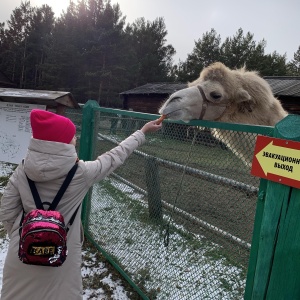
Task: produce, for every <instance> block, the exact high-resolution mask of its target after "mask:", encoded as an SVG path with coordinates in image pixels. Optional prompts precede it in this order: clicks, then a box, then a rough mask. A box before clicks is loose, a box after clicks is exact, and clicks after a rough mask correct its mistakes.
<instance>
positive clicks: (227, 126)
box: [99, 107, 274, 136]
mask: <svg viewBox="0 0 300 300" xmlns="http://www.w3.org/2000/svg"><path fill="white" fill-rule="evenodd" d="M99 111H101V112H106V113H113V114H120V115H126V116H131V117H137V118H142V119H146V120H156V119H158V118H159V117H160V115H156V114H146V113H140V112H133V111H128V110H121V109H112V108H103V107H99ZM164 123H176V124H184V125H190V126H200V127H209V128H217V129H224V130H232V131H243V132H249V133H258V134H263V135H267V136H273V131H274V127H272V126H260V125H247V124H234V123H222V122H216V121H205V120H192V121H190V122H188V123H185V122H182V121H171V120H168V119H166V120H164Z"/></svg>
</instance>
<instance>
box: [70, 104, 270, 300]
mask: <svg viewBox="0 0 300 300" xmlns="http://www.w3.org/2000/svg"><path fill="white" fill-rule="evenodd" d="M82 111H83V115H82V123H81V122H78V115H76V114H74V115H72V113H68V117H70V118H71V119H73V120H74V121H75V123H76V122H77V124H78V134H81V136H80V140H79V142H80V144H79V154H80V158H81V159H84V160H90V159H94V158H95V157H96V156H98V155H100V154H101V153H103V152H105V151H107V150H109V149H111V148H113V147H115V146H116V145H117V144H118V143H119V142H120V141H122V140H123V139H124V138H126V137H127V136H128V135H130V134H131V133H132V132H134V131H135V130H137V129H139V128H140V127H141V126H142V125H143V124H145V122H147V121H149V120H151V119H156V118H157V117H158V116H156V115H151V114H141V113H134V112H128V111H122V110H113V109H105V108H100V107H98V105H97V103H95V102H94V101H89V102H88V103H87V104H86V105H85V106H84V108H83V109H82ZM257 134H263V135H272V134H273V127H261V126H247V125H238V124H227V123H217V122H209V121H192V122H190V123H188V124H185V123H183V122H171V121H164V123H163V128H162V130H161V131H159V132H157V133H152V134H149V135H148V136H147V143H146V144H145V145H143V146H142V147H140V148H139V149H137V150H136V151H135V152H134V153H133V154H132V155H131V156H130V158H129V159H128V160H127V161H126V162H125V164H124V165H123V166H122V167H120V168H119V169H117V170H116V171H115V172H114V173H113V174H112V175H111V176H109V177H108V178H106V179H105V180H103V181H102V182H100V183H99V184H96V185H94V187H93V189H92V190H91V191H90V193H89V194H88V195H87V196H86V198H85V201H84V207H83V215H82V219H83V224H84V228H85V232H86V235H87V236H88V237H89V238H90V239H92V240H93V241H94V242H95V243H96V245H97V246H98V248H99V250H101V251H102V253H103V254H104V255H105V256H106V257H107V258H108V259H109V260H110V261H111V262H112V263H113V264H114V266H115V267H116V268H117V269H118V270H119V271H120V273H121V274H122V275H123V276H124V277H125V278H126V279H127V280H128V281H129V282H130V283H131V284H132V285H133V286H134V288H135V289H136V290H137V291H138V293H139V294H140V295H141V297H142V298H143V299H168V300H172V299H189V300H190V299H222V300H223V299H243V296H244V292H245V284H246V276H247V269H248V261H249V253H250V247H251V239H252V232H253V225H254V217H255V210H256V203H257V197H258V189H259V179H258V178H255V177H253V176H251V174H250V166H251V161H252V156H253V150H254V148H253V147H254V144H255V138H256V135H257ZM216 137H219V138H216ZM220 138H221V140H220Z"/></svg>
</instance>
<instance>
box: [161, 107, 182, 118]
mask: <svg viewBox="0 0 300 300" xmlns="http://www.w3.org/2000/svg"><path fill="white" fill-rule="evenodd" d="M181 111H182V109H175V110H172V111H170V112H168V113H163V114H164V115H166V116H167V117H166V118H167V119H177V118H178V117H180V116H181V113H180V112H181Z"/></svg>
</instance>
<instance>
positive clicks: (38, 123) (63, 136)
mask: <svg viewBox="0 0 300 300" xmlns="http://www.w3.org/2000/svg"><path fill="white" fill-rule="evenodd" d="M30 123H31V128H32V136H33V138H35V139H38V140H43V141H51V142H59V143H65V144H69V143H70V142H71V141H72V139H73V137H74V135H75V133H76V127H75V125H74V124H73V122H72V121H71V120H70V119H68V118H66V117H63V116H60V115H56V114H54V113H52V112H49V111H46V110H40V109H33V110H32V111H31V113H30Z"/></svg>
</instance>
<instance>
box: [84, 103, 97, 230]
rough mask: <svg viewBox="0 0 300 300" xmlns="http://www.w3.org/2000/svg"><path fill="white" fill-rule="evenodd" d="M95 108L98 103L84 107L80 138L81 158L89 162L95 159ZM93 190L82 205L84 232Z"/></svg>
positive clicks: (87, 104)
mask: <svg viewBox="0 0 300 300" xmlns="http://www.w3.org/2000/svg"><path fill="white" fill-rule="evenodd" d="M95 108H99V104H98V102H96V101H94V100H89V101H87V102H86V104H85V105H84V107H83V110H82V111H83V112H82V125H81V136H80V148H79V158H80V159H82V160H84V161H88V160H93V159H94V149H95V145H94V141H95V134H96V132H97V130H96V129H97V128H96V127H97V126H96V125H97V122H96V120H95ZM91 193H92V188H90V190H89V191H88V193H87V194H86V195H85V197H84V200H83V203H82V213H81V220H82V225H83V228H84V230H87V228H88V219H89V213H90V205H91V201H90V199H91Z"/></svg>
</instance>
